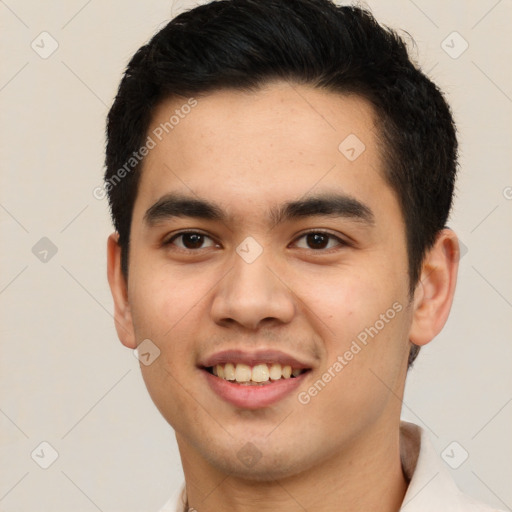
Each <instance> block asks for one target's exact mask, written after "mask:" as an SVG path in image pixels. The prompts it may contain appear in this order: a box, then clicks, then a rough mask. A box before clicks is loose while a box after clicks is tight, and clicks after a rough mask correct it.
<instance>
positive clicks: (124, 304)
mask: <svg viewBox="0 0 512 512" xmlns="http://www.w3.org/2000/svg"><path fill="white" fill-rule="evenodd" d="M118 240H119V235H118V234H117V233H112V234H111V235H110V236H109V237H108V241H107V276H108V284H109V285H110V291H111V293H112V298H113V299H114V322H115V325H116V331H117V336H118V337H119V339H120V340H121V343H122V344H123V345H125V346H126V347H128V348H132V349H135V348H137V344H136V342H135V333H134V330H133V321H132V314H131V310H130V304H129V302H128V286H127V282H126V279H125V277H124V275H123V273H122V271H121V247H120V245H119V243H118Z"/></svg>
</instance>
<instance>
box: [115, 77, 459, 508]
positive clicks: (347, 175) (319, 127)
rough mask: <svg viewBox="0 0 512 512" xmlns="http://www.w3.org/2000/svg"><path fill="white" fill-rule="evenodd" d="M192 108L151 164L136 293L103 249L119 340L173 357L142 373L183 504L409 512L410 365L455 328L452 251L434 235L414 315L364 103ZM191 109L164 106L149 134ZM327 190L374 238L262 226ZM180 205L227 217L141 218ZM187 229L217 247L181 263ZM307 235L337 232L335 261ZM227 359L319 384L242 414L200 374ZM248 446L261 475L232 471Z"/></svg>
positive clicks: (276, 93)
mask: <svg viewBox="0 0 512 512" xmlns="http://www.w3.org/2000/svg"><path fill="white" fill-rule="evenodd" d="M197 100H198V104H197V106H196V107H195V108H194V109H193V110H192V111H191V113H190V114H188V115H187V116H186V117H185V118H184V119H182V120H180V122H179V124H178V125H176V126H175V128H174V129H173V130H172V132H170V134H169V135H168V136H166V137H164V138H163V139H162V141H160V142H159V143H158V144H157V146H156V147H155V148H154V149H152V150H151V151H150V153H149V154H148V156H147V157H146V159H145V162H144V167H143V172H142V176H141V180H140V186H139V190H138V195H137V199H136V202H135V206H134V211H133V222H132V227H131V235H130V240H131V248H130V254H129V257H130V261H129V278H128V281H126V279H125V278H124V276H123V274H122V272H121V266H120V248H119V246H118V244H117V235H116V234H112V235H111V236H110V238H109V240H108V278H109V283H110V286H111V290H112V294H113V298H114V303H115V320H116V327H117V331H118V335H119V338H120V340H121V341H122V343H123V344H124V345H125V346H127V347H129V348H132V349H133V348H136V346H137V345H138V344H139V343H140V342H141V341H142V340H144V339H150V340H152V342H153V343H154V344H155V345H157V346H158V348H159V349H160V351H161V353H160V356H159V357H158V358H157V359H156V360H155V361H154V362H153V363H152V364H151V365H149V366H144V365H141V371H142V374H143V377H144V380H145V382H146V385H147V388H148V391H149V393H150V395H151V397H152V399H153V401H154V402H155V404H156V406H157V407H158V409H159V410H160V412H161V413H162V415H163V416H164V417H165V419H166V420H167V421H168V422H169V423H170V424H171V425H172V426H173V428H174V429H175V431H176V439H177V442H178V446H179V449H180V454H181V458H182V463H183V468H184V473H185V479H186V487H187V495H188V500H189V506H190V507H194V508H195V509H197V510H198V511H199V512H209V511H218V510H232V511H240V512H241V511H247V512H248V511H256V510H258V511H266V510H268V511H270V510H280V511H281V512H287V511H297V510H304V509H307V510H309V511H315V512H323V511H332V510H340V511H362V510H379V511H383V512H391V511H397V510H398V509H399V508H400V504H401V502H402V500H403V497H404V494H405V491H406V488H407V482H406V480H405V478H404V476H403V473H402V469H401V463H400V455H399V417H400V408H401V398H402V396H403V390H404V383H405V377H406V373H407V355H408V351H409V348H410V342H411V341H412V342H413V343H415V344H417V345H424V344H426V343H428V342H429V341H430V340H431V339H432V338H433V337H434V336H435V335H436V334H437V333H438V332H439V331H440V330H441V328H442V327H443V325H444V323H445V321H446V319H447V316H448V313H449V310H450V307H451V303H452V298H453V293H454V288H455V282H456V273H457V265H458V255H459V252H458V243H457V239H456V236H455V234H454V233H453V232H452V231H450V230H448V229H445V230H443V231H442V232H440V233H439V236H438V238H437V241H436V243H435V245H434V247H433V248H432V249H431V250H430V251H429V252H428V253H427V255H426V257H425V260H424V264H423V269H422V274H421V275H422V277H421V280H420V282H419V283H418V285H417V287H416V290H415V293H414V298H413V299H412V300H410V296H409V282H408V278H407V269H408V261H407V253H406V239H405V227H404V221H403V216H402V212H401V210H400V207H399V204H398V202H397V199H396V196H395V193H394V191H393V190H392V189H391V188H390V187H389V185H388V184H387V183H386V181H385V179H384V174H383V169H382V162H381V156H380V154H379V150H378V146H377V133H376V130H375V123H374V113H373V111H372V109H371V107H370V105H369V104H368V103H367V102H366V101H365V100H364V99H362V98H359V97H357V96H344V95H340V94H334V93H331V92H326V91H321V90H318V89H314V88H311V87H307V86H299V85H296V84H293V85H292V84H288V83H283V82H275V83H271V84H267V85H266V86H265V87H263V88H261V89H260V90H258V91H257V92H251V93H243V92H240V91H217V92H214V93H210V94H208V95H206V96H202V97H198V98H197ZM185 102H186V99H185V100H183V99H169V100H166V101H164V102H163V103H162V104H161V105H160V106H159V108H158V109H157V110H156V112H155V114H154V117H153V121H152V125H151V127H150V130H149V131H148V133H151V131H152V130H153V129H154V128H155V127H157V126H158V125H159V124H160V123H162V122H165V121H166V120H168V118H169V116H170V115H171V114H172V113H173V112H174V111H175V109H176V108H180V106H181V105H183V104H184V103H185ZM351 133H353V134H356V135H357V137H358V138H359V139H360V140H361V141H363V142H364V144H365V146H366V149H365V151H364V152H363V153H362V154H361V155H360V156H359V157H358V158H357V159H356V160H354V161H349V160H348V159H347V158H346V157H345V156H344V155H343V154H342V153H341V152H340V151H339V150H338V146H339V144H340V142H342V141H343V140H344V139H345V138H346V137H347V136H348V135H349V134H351ZM333 191H334V192H339V193H343V194H345V195H349V196H351V197H352V198H355V199H357V200H358V201H360V202H361V203H363V204H365V205H366V206H367V207H368V208H369V209H371V211H372V213H373V223H366V222H363V221H361V220H360V219H354V218H350V217H346V216H340V217H338V216H316V215H312V216H308V217H304V218H300V219H292V220H289V221H286V222H283V223H280V224H278V225H275V224H274V223H273V222H272V219H270V218H269V216H268V212H269V210H270V209H271V208H276V207H279V206H280V205H283V204H284V203H285V202H287V201H294V200H297V199H299V198H304V197H309V196H311V195H315V194H320V193H323V192H333ZM168 193H179V194H183V195H188V196H192V197H195V198H202V199H206V200H208V201H210V202H213V203H215V204H216V205H218V206H219V208H221V209H222V210H224V211H225V212H226V215H227V217H226V219H225V220H224V221H222V222H219V221H213V220H204V219H196V218H189V217H178V218H171V219H161V220H160V221H159V222H156V223H153V225H149V224H148V223H147V222H146V221H145V219H144V216H145V213H146V211H147V210H148V209H149V208H150V207H151V206H152V205H153V204H155V202H157V201H158V200H159V199H160V198H161V197H162V196H163V195H165V194H168ZM182 230H199V231H200V232H202V233H203V234H206V235H208V237H211V238H208V237H206V238H205V239H204V240H205V242H204V246H200V248H199V249H188V250H187V249H186V248H184V246H183V242H184V241H185V239H184V238H178V239H175V240H174V242H173V243H171V244H168V245H165V244H163V242H165V241H168V240H169V239H170V238H171V236H172V235H173V234H176V233H177V232H179V231H182ZM305 231H328V232H329V233H330V234H331V235H334V237H339V239H340V240H341V241H342V243H339V242H338V241H337V240H336V239H333V238H331V239H329V238H328V239H327V240H329V244H328V246H327V247H326V248H325V249H318V248H310V246H308V239H307V238H306V237H304V236H303V234H304V232H305ZM249 236H250V237H253V238H254V239H255V240H256V241H257V242H258V243H259V244H260V246H261V247H262V249H263V252H262V254H261V255H260V256H259V257H258V258H257V259H256V260H255V261H254V262H253V263H250V264H249V263H247V262H246V261H244V259H242V258H241V257H240V256H239V255H238V254H237V252H236V248H237V246H238V245H239V244H240V243H241V242H242V241H243V240H244V239H245V238H246V237H249ZM187 240H188V239H187ZM343 242H345V243H343ZM180 244H181V246H180ZM396 303H398V304H399V305H401V306H402V309H401V311H400V312H399V313H397V314H396V316H394V318H393V319H392V320H390V321H389V322H388V323H386V324H385V327H384V328H382V329H381V330H380V331H379V333H378V335H376V336H375V337H373V338H372V339H371V340H370V341H369V342H368V344H367V345H366V346H365V347H364V348H363V349H362V350H361V351H360V352H359V353H358V354H357V355H355V356H354V357H353V359H352V360H351V361H349V362H348V364H347V365H346V366H344V368H343V370H342V371H340V372H339V373H337V374H336V377H335V378H332V379H331V381H330V382H329V383H328V384H327V385H326V386H325V387H324V388H323V389H322V390H321V392H319V393H318V394H317V395H316V396H314V397H312V398H311V401H310V402H309V403H308V404H306V405H304V404H301V403H300V402H299V400H298V399H297V394H298V392H300V391H307V390H308V388H310V387H311V386H312V384H313V383H314V382H315V381H317V379H319V378H321V376H322V374H323V373H324V372H326V371H327V370H328V368H329V367H332V365H333V363H334V362H335V361H336V359H337V357H338V356H340V355H341V356H343V354H344V353H345V352H346V351H347V350H348V349H349V348H350V346H351V343H352V342H353V340H355V339H356V338H357V335H358V334H359V333H361V332H362V331H364V329H365V328H368V327H370V326H373V325H375V323H376V321H377V320H378V319H379V318H380V315H381V314H384V313H385V312H386V311H387V310H388V309H389V308H392V305H393V304H396ZM233 348H241V349H247V350H255V349H260V348H261V349H267V348H272V349H279V350H282V351H284V352H286V353H288V354H291V355H293V356H294V357H296V358H297V359H300V360H302V361H305V362H307V363H308V364H309V365H310V367H311V368H312V370H311V372H310V373H309V374H308V375H307V376H306V379H305V380H304V382H303V383H302V384H301V386H300V389H299V390H298V391H297V392H293V393H291V394H290V395H289V396H287V397H286V398H284V399H283V400H281V401H279V402H278V403H276V404H274V405H272V406H269V407H265V408H261V409H256V410H247V409H242V408H237V407H235V406H233V405H231V404H230V403H228V402H225V401H224V400H222V399H221V398H220V397H219V396H218V395H216V394H215V393H214V392H213V391H212V390H211V389H210V388H209V387H208V386H207V385H206V382H205V378H204V374H203V370H200V369H199V368H198V367H197V365H198V362H199V361H200V360H201V358H204V357H205V356H207V355H211V354H213V353H215V352H217V351H219V350H224V349H233ZM248 442H250V443H252V444H253V445H254V447H256V450H257V452H258V454H259V455H260V458H259V460H258V461H257V462H256V463H255V464H253V465H251V466H248V465H245V464H244V463H242V461H241V460H240V459H239V458H238V457H237V453H238V452H239V450H240V449H241V448H242V447H244V445H246V443H248Z"/></svg>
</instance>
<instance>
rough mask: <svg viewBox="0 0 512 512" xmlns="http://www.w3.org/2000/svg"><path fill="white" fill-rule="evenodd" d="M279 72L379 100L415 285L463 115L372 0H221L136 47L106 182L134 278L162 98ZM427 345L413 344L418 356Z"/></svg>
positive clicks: (446, 187) (450, 184)
mask: <svg viewBox="0 0 512 512" xmlns="http://www.w3.org/2000/svg"><path fill="white" fill-rule="evenodd" d="M274 80H285V81H288V82H290V83H294V84H304V85H312V86H314V87H317V88H319V89H324V90H328V91H333V92H338V93H340V94H356V95H359V96H360V97H362V98H364V99H366V100H367V101H368V102H369V103H370V104H371V105H372V106H373V108H374V111H375V114H376V122H377V128H378V135H379V146H380V152H381V155H382V162H383V168H384V177H385V178H386V180H387V182H388V183H389V185H390V186H391V187H392V189H393V190H394V191H395V193H396V197H397V199H398V202H399V204H400V207H401V210H402V214H403V218H404V222H405V226H406V237H407V252H408V262H409V268H408V277H409V284H410V293H411V297H412V293H413V291H414V288H415V286H416V284H417V282H418V280H419V277H420V273H421V265H422V262H423V258H424V256H425V253H426V251H428V249H430V248H431V247H432V245H433V244H434V242H435V239H436V235H437V234H438V232H439V231H440V230H441V229H443V228H444V227H445V224H446V222H447V219H448V216H449V212H450V209H451V204H452V196H453V189H454V182H455V175H456V169H457V138H456V129H455V124H454V122H453V118H452V115H451V111H450V107H449V106H448V104H447V102H446V101H445V99H444V97H443V94H442V93H441V91H440V90H439V88H438V87H437V86H436V85H435V84H434V83H433V82H432V81H431V80H429V79H428V78H427V77H426V76H425V74H424V73H422V72H421V70H420V69H419V68H418V67H417V66H416V65H415V64H414V63H413V62H412V61H411V59H410V58H409V55H408V51H407V47H406V43H405V42H404V40H403V39H402V38H401V37H400V36H399V35H398V34H397V33H396V31H394V30H391V29H389V28H387V27H384V26H381V25H379V23H377V21H376V20H375V18H374V17H373V15H372V14H371V13H370V12H369V11H368V10H365V9H362V8H359V7H355V6H337V5H336V4H335V3H334V2H332V1H331V0H287V1H283V0H216V1H212V2H210V3H207V4H204V5H201V6H198V7H196V8H194V9H191V10H189V11H186V12H184V13H182V14H180V15H179V16H177V17H176V18H174V19H173V20H171V21H170V22H169V23H168V24H167V25H166V26H165V27H164V28H163V29H161V30H160V31H159V32H158V33H157V34H156V35H154V36H153V37H152V39H151V40H150V41H149V42H148V43H147V44H145V45H144V46H142V47H141V48H140V49H139V50H138V51H137V52H136V53H135V55H134V56H133V57H132V59H131V60H130V62H129V64H128V66H127V68H126V71H125V73H124V76H123V78H122V81H121V83H120V86H119V90H118V93H117V96H116V98H115V101H114V103H113V105H112V108H111V109H110V112H109V114H108V121H107V145H106V172H105V190H106V192H107V193H108V198H109V203H110V208H111V213H112V219H113V222H114V226H115V229H116V231H117V232H118V233H119V245H120V247H121V253H122V269H123V273H124V274H125V276H126V277H127V278H128V255H129V242H130V227H131V220H132V212H133V206H134V203H135V198H136V195H137V189H138V182H139V179H140V174H141V170H142V165H141V164H143V161H144V160H143V159H140V161H139V159H133V155H134V154H135V153H137V151H138V150H139V148H141V147H142V146H144V143H145V141H146V138H147V136H148V129H149V125H150V122H151V119H152V115H153V113H154V111H155V108H156V107H157V106H158V105H159V104H160V103H161V102H162V101H163V100H165V99H168V98H173V97H176V98H178V97H184V98H187V97H190V96H192V95H195V96H201V95H205V94H208V93H211V92H214V91H216V90H221V89H237V90H242V91H248V92H250V91H256V90H258V89H259V88H261V87H262V86H264V85H265V84H267V83H269V82H271V81H274ZM340 142H341V141H340ZM137 154H138V153H137ZM130 159H132V160H130ZM128 161H131V162H133V165H132V166H130V167H129V168H127V166H126V163H127V162H128ZM122 169H124V172H123V173H120V171H121V170H122ZM120 176H122V179H121V178H120ZM418 350H419V348H418V347H416V346H413V347H412V349H411V353H410V356H409V363H410V364H411V363H412V361H413V360H414V358H415V357H416V355H417V353H418Z"/></svg>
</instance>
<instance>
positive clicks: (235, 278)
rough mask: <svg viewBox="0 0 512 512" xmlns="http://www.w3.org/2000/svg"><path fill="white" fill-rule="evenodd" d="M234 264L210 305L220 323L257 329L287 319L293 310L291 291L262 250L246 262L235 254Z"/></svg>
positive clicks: (294, 308)
mask: <svg viewBox="0 0 512 512" xmlns="http://www.w3.org/2000/svg"><path fill="white" fill-rule="evenodd" d="M234 259H235V262H234V266H233V268H232V269H231V271H230V272H228V273H227V274H226V275H225V277H224V278H223V279H222V280H221V281H220V283H219V285H218V288H217V290H216V294H215V297H214V299H213V302H212V306H211V315H212V318H213V320H214V321H215V322H216V323H217V324H220V325H224V326H228V325H231V324H238V325H240V326H243V327H244V328H246V329H250V330H257V329H258V328H260V327H262V326H263V324H265V326H268V325H271V324H272V323H275V324H276V325H279V324H285V323H289V322H290V321H291V320H292V318H293V316H294V314H295V311H296V306H295V300H294V295H293V292H292V291H291V289H290V288H289V287H288V286H287V284H286V283H285V282H284V280H282V279H281V278H280V276H279V272H278V271H277V269H276V268H272V264H271V262H270V261H268V258H266V257H265V256H264V253H263V254H262V255H261V256H260V257H259V258H258V259H257V260H256V261H254V262H252V263H247V262H246V261H244V260H243V259H242V258H241V257H239V256H238V255H235V256H234Z"/></svg>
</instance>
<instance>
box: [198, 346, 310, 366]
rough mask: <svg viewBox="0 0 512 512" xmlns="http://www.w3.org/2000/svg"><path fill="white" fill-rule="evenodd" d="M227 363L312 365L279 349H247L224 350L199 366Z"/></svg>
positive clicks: (206, 359) (204, 360)
mask: <svg viewBox="0 0 512 512" xmlns="http://www.w3.org/2000/svg"><path fill="white" fill-rule="evenodd" d="M225 363H235V364H236V363H242V364H246V365H247V366H255V365H257V364H265V363H266V364H273V363H279V364H281V365H282V366H286V365H289V366H291V367H292V368H297V369H309V368H311V367H312V366H311V365H309V364H307V363H304V362H302V361H299V360H298V359H296V358H294V357H292V356H290V355H288V354H285V353H284V352H281V351H279V350H258V351H254V352H248V351H246V350H223V351H221V352H216V353H215V354H212V355H211V356H208V357H206V358H205V359H203V360H202V361H200V363H199V366H202V367H204V368H209V367H211V366H215V365H217V364H225Z"/></svg>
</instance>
